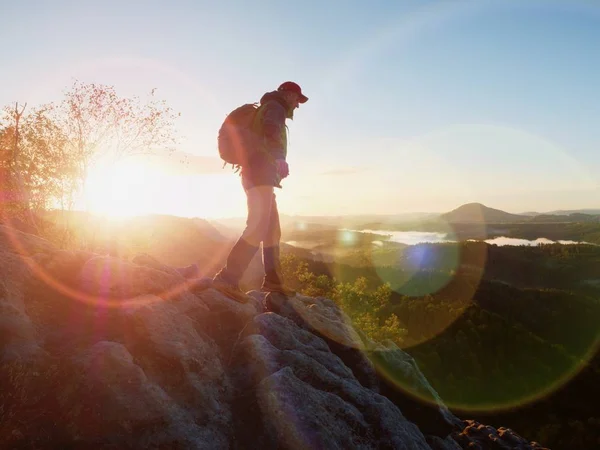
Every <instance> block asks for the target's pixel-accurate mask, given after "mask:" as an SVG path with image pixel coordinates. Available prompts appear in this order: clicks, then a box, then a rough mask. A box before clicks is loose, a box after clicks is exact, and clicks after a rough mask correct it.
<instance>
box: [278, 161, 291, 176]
mask: <svg viewBox="0 0 600 450" xmlns="http://www.w3.org/2000/svg"><path fill="white" fill-rule="evenodd" d="M275 165H276V166H277V174H278V175H279V178H281V179H282V180H283V179H284V178H285V177H287V176H288V175H289V174H290V168H289V166H288V163H287V161H286V160H285V159H276V160H275Z"/></svg>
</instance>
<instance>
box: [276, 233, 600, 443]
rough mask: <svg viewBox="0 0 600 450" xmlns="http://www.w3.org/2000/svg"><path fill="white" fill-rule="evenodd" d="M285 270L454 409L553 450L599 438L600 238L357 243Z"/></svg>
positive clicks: (291, 257) (293, 258) (298, 260)
mask: <svg viewBox="0 0 600 450" xmlns="http://www.w3.org/2000/svg"><path fill="white" fill-rule="evenodd" d="M367 241H368V240H367ZM417 256H420V259H419V261H418V262H420V265H419V267H416V266H417V264H415V259H418V258H416V257H417ZM426 256H427V257H426ZM284 267H285V273H286V277H287V279H288V281H289V282H290V284H292V285H293V287H295V288H296V289H297V290H299V291H300V292H301V293H304V294H307V295H312V296H319V295H322V296H326V297H330V298H332V299H334V300H335V301H336V302H338V303H339V304H340V306H341V307H342V308H343V309H344V310H345V312H346V313H347V314H348V316H349V317H350V318H351V320H352V321H353V323H354V324H355V326H356V327H358V328H360V329H361V330H362V331H363V332H365V333H366V334H367V335H368V336H370V337H371V338H372V339H374V340H378V341H384V340H386V339H390V340H392V341H393V342H394V343H395V344H396V345H398V346H399V347H401V348H403V349H404V350H405V351H407V352H408V353H409V354H410V355H411V356H413V357H414V358H415V360H416V361H417V363H418V365H419V367H420V369H421V370H422V371H423V373H424V375H425V376H426V377H427V379H428V380H429V382H430V383H431V385H432V386H433V387H434V388H435V390H436V391H437V392H438V393H439V394H440V396H441V398H442V399H443V401H444V402H445V403H446V405H448V407H450V408H451V409H452V410H453V411H454V412H455V413H456V414H457V415H458V416H460V417H465V418H466V417H468V418H475V419H476V420H480V421H482V422H485V423H489V424H491V425H492V426H496V427H498V426H506V427H510V428H512V429H514V430H515V431H516V432H517V433H519V434H521V435H523V436H527V437H528V438H529V439H532V440H536V441H538V442H540V443H542V444H543V445H545V446H547V447H549V448H552V449H574V448H581V449H584V448H585V449H587V448H597V447H598V446H599V445H600V414H599V413H598V411H599V409H598V407H597V404H596V403H597V401H598V399H599V398H600V388H599V387H598V383H597V380H598V379H599V375H600V355H599V353H598V344H599V338H600V328H599V323H600V300H599V299H600V279H599V278H597V277H598V274H600V247H597V246H594V245H561V244H550V245H540V246H534V247H526V246H523V247H513V246H503V247H500V246H495V245H488V244H485V243H483V242H462V243H459V244H420V245H416V246H410V247H402V246H394V245H389V246H386V245H383V246H372V245H371V246H370V245H363V246H362V247H360V249H357V250H354V251H353V252H349V253H347V254H346V256H344V257H341V258H339V259H337V260H336V262H335V263H324V262H316V261H313V260H311V259H307V258H303V257H302V256H298V255H295V254H293V252H290V253H288V254H287V255H286V258H285V264H284ZM594 277H596V278H594ZM400 387H401V388H404V389H409V388H407V387H406V386H400Z"/></svg>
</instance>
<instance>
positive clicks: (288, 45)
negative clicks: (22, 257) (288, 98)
mask: <svg viewBox="0 0 600 450" xmlns="http://www.w3.org/2000/svg"><path fill="white" fill-rule="evenodd" d="M0 17H2V26H1V27H0V42H2V43H3V50H2V66H1V70H0V105H5V104H8V103H10V102H14V101H17V100H18V101H20V102H25V101H27V102H29V105H35V104H40V103H43V102H47V101H53V100H59V99H60V98H61V93H62V91H63V90H65V89H66V88H68V87H69V86H70V85H71V83H72V81H73V79H74V78H77V79H79V80H81V81H84V82H98V83H103V84H109V85H114V86H115V88H116V89H117V92H118V93H119V94H121V95H123V96H129V95H141V94H144V93H146V92H148V91H150V90H151V89H152V88H157V95H158V96H159V97H160V98H163V99H165V100H166V101H167V102H168V103H169V105H170V106H172V107H173V108H174V109H175V110H176V111H179V112H181V114H182V116H181V119H180V121H179V122H178V130H179V133H180V135H181V136H182V143H181V145H180V147H179V151H180V152H185V153H187V154H188V155H189V157H190V160H191V162H192V163H191V164H190V165H189V166H186V167H183V166H182V165H181V164H178V162H177V161H176V160H177V158H173V159H172V160H169V161H164V160H163V161H161V162H160V164H145V165H143V166H142V165H141V164H140V163H138V162H129V163H128V165H126V166H123V167H122V168H121V169H120V172H119V171H117V172H115V173H114V174H112V175H111V176H98V175H97V176H96V179H95V181H93V182H91V184H92V188H91V192H92V194H90V195H91V196H92V197H94V196H95V197H94V198H95V199H96V200H95V201H96V202H98V204H102V202H103V201H104V205H106V204H108V203H107V201H106V198H110V199H111V204H112V205H120V206H117V207H115V208H116V209H120V210H121V211H129V212H132V211H133V212H140V213H141V212H163V213H169V214H176V215H182V216H198V217H215V216H243V215H244V214H245V197H244V194H243V191H242V189H241V187H240V185H239V178H238V177H237V176H236V175H234V174H233V173H232V172H231V171H230V170H229V169H222V168H221V164H220V163H219V161H218V160H217V158H218V154H217V150H216V134H217V131H218V128H219V126H220V124H221V122H222V120H223V118H224V117H225V115H226V114H227V113H228V112H229V111H231V110H232V109H233V108H235V107H236V106H238V105H240V104H242V103H247V102H252V101H257V100H258V99H259V98H260V96H261V95H262V94H263V93H264V92H266V91H269V90H273V89H275V88H276V87H277V86H278V85H279V84H280V83H281V82H283V81H286V80H293V81H296V82H298V83H299V84H300V85H301V86H302V88H303V90H304V92H305V93H306V95H308V97H309V98H310V100H309V102H308V103H306V104H305V105H302V106H301V107H300V109H299V110H298V111H297V112H296V115H295V119H294V121H293V122H290V123H289V130H290V145H289V151H288V162H289V164H290V172H291V175H290V177H289V178H288V179H286V180H284V183H283V186H284V188H283V189H282V190H281V191H279V190H278V192H277V194H278V201H279V205H280V211H281V212H282V213H287V214H302V215H320V214H326V215H342V214H360V213H365V214H371V213H380V214H394V213H402V212H414V211H427V212H445V211H448V210H451V209H454V208H456V207H458V206H460V205H461V204H463V203H467V202H481V203H484V204H486V205H487V206H490V207H493V208H499V209H503V210H506V211H509V212H515V213H518V212H524V211H532V210H533V211H548V210H553V209H575V208H598V207H600V152H599V151H598V150H599V144H600V52H598V43H599V42H600V3H598V2H594V1H576V0H571V1H507V0H503V1H483V0H482V1H423V0H421V1H391V0H390V1H376V0H373V1H369V2H367V1H341V0H340V1H326V0H319V1H312V0H303V1H296V2H284V1H275V0H271V1H253V2H249V1H248V2H247V1H242V0H238V1H227V0H220V1H203V0H189V1H183V0H171V1H152V0H144V1H142V0H127V1H123V0H120V1H116V0H103V1H82V0H80V1H74V0H70V1H67V0H54V1H41V0H40V1H29V0H21V1H16V2H5V1H3V2H2V3H1V6H0ZM131 174H134V176H131V177H130V180H131V182H132V183H133V184H132V185H131V186H129V187H128V188H127V189H125V187H126V186H125V185H126V181H125V180H126V179H127V178H128V177H129V175H131ZM109 183H112V185H109ZM94 192H95V194H94ZM113 195H114V198H113V197H112V196H113ZM102 198H104V200H102Z"/></svg>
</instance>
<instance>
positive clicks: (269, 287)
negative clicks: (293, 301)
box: [260, 281, 296, 297]
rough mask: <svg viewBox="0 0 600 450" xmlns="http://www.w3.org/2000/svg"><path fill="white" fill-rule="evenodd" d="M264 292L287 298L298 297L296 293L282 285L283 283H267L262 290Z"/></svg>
mask: <svg viewBox="0 0 600 450" xmlns="http://www.w3.org/2000/svg"><path fill="white" fill-rule="evenodd" d="M260 290H261V291H262V292H274V293H276V294H283V295H285V296H286V297H293V296H294V295H296V291H295V290H293V289H291V288H289V287H287V286H285V285H283V284H281V283H272V282H270V281H265V282H264V283H263V285H262V287H261V288H260Z"/></svg>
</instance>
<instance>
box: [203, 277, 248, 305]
mask: <svg viewBox="0 0 600 450" xmlns="http://www.w3.org/2000/svg"><path fill="white" fill-rule="evenodd" d="M212 287H213V289H216V290H217V291H219V292H220V293H221V294H224V295H226V296H227V297H230V298H232V299H233V300H235V301H236V302H238V303H248V302H249V301H250V297H249V296H248V295H247V294H245V293H244V292H242V290H241V289H240V288H239V286H238V285H237V284H236V283H232V282H230V281H228V280H226V279H224V278H223V277H222V276H221V275H220V274H217V275H215V277H214V278H213V281H212Z"/></svg>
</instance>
